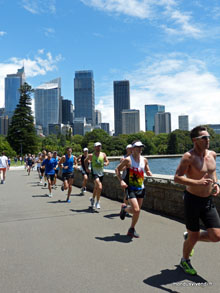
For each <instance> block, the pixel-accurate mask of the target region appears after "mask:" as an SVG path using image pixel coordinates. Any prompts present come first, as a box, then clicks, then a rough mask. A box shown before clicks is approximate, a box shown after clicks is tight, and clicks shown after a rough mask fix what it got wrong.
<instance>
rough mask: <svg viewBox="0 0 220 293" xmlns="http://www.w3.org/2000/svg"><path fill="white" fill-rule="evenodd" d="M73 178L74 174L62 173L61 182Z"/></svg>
mask: <svg viewBox="0 0 220 293" xmlns="http://www.w3.org/2000/svg"><path fill="white" fill-rule="evenodd" d="M73 178H74V173H73V172H71V173H63V174H62V179H63V181H65V180H69V179H73Z"/></svg>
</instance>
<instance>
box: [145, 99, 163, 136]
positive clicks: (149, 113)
mask: <svg viewBox="0 0 220 293" xmlns="http://www.w3.org/2000/svg"><path fill="white" fill-rule="evenodd" d="M158 112H161V113H163V112H165V106H163V105H157V104H155V105H145V131H153V132H154V131H155V125H154V117H155V115H156V114H157V113H158Z"/></svg>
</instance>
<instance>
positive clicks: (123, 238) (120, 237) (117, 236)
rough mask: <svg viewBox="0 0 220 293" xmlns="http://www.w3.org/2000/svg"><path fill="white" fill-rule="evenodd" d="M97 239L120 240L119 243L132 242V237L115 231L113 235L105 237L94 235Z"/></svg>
mask: <svg viewBox="0 0 220 293" xmlns="http://www.w3.org/2000/svg"><path fill="white" fill-rule="evenodd" d="M95 239H97V240H102V241H106V242H112V241H116V242H121V243H130V242H132V238H131V237H129V236H127V235H121V234H120V233H115V234H114V235H113V236H106V237H95Z"/></svg>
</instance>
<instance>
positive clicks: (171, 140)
mask: <svg viewBox="0 0 220 293" xmlns="http://www.w3.org/2000/svg"><path fill="white" fill-rule="evenodd" d="M178 152H179V151H178V143H177V134H176V133H175V132H171V133H170V134H169V136H168V146H167V153H168V154H178Z"/></svg>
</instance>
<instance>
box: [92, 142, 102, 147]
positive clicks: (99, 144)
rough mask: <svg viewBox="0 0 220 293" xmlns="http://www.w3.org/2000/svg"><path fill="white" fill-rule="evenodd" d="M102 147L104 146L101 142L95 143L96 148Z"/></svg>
mask: <svg viewBox="0 0 220 293" xmlns="http://www.w3.org/2000/svg"><path fill="white" fill-rule="evenodd" d="M101 145H102V144H101V142H95V143H94V147H97V146H101Z"/></svg>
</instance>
